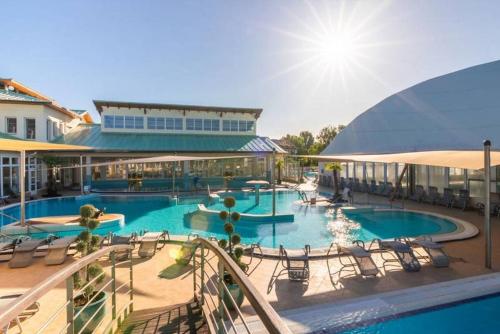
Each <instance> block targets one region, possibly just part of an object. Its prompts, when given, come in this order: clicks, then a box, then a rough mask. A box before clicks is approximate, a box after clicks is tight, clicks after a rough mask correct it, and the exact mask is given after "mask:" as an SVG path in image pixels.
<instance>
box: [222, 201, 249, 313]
mask: <svg viewBox="0 0 500 334" xmlns="http://www.w3.org/2000/svg"><path fill="white" fill-rule="evenodd" d="M235 205H236V199H235V198H234V197H226V198H224V206H225V207H226V208H227V211H226V210H223V211H221V212H220V213H219V217H220V219H222V221H223V222H224V231H225V232H226V234H227V239H221V240H219V246H220V247H221V248H223V249H225V250H226V251H227V253H228V254H229V256H230V257H231V258H232V259H233V260H234V262H236V264H237V265H238V266H239V267H240V268H241V270H243V271H247V269H248V265H247V264H245V263H243V262H241V257H242V256H243V248H241V247H237V246H238V245H239V244H240V242H241V237H240V235H239V234H237V233H235V231H234V224H235V223H236V222H238V221H239V220H240V214H239V213H238V212H236V211H233V212H231V208H233V207H234V206H235ZM224 282H225V283H226V286H227V289H228V290H229V292H230V293H231V296H232V297H233V299H234V301H235V302H236V304H237V305H238V307H239V306H241V304H242V303H243V299H244V298H245V295H244V294H243V291H242V290H241V288H240V287H239V285H238V284H236V282H235V281H234V279H233V277H232V276H231V275H230V274H229V273H224ZM223 298H224V302H225V304H226V306H227V308H228V309H235V306H234V305H233V303H232V301H231V298H230V297H229V296H227V295H226V294H224V296H223Z"/></svg>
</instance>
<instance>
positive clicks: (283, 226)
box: [0, 191, 456, 248]
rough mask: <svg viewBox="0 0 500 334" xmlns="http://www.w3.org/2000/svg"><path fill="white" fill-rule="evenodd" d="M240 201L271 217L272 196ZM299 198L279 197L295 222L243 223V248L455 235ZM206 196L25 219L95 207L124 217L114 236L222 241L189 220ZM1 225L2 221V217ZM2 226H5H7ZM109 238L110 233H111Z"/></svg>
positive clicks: (47, 208) (428, 222) (31, 206)
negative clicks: (156, 234) (161, 234)
mask: <svg viewBox="0 0 500 334" xmlns="http://www.w3.org/2000/svg"><path fill="white" fill-rule="evenodd" d="M230 195H231V196H234V197H236V199H237V203H236V207H235V208H234V210H235V211H238V212H240V213H251V214H266V213H270V212H271V207H272V206H271V205H272V196H271V193H270V192H262V193H261V195H260V204H259V205H258V206H256V205H255V196H254V194H253V193H245V192H238V193H231V194H230ZM297 200H298V195H297V193H296V192H286V191H284V192H277V198H276V208H277V213H278V214H290V213H292V214H294V215H295V219H294V221H293V222H281V223H262V224H259V223H255V222H253V223H252V222H239V223H237V225H236V231H237V232H238V233H239V234H240V235H241V237H242V240H243V242H244V243H255V242H259V243H260V244H261V245H262V246H264V247H274V248H276V247H279V245H280V244H283V245H284V246H285V247H290V248H300V247H303V246H304V245H305V244H310V245H311V246H312V247H326V246H329V245H330V243H331V242H332V241H334V240H338V241H350V240H356V239H361V240H365V241H368V240H372V239H373V238H382V239H386V238H394V237H400V236H408V237H414V236H419V235H423V234H438V233H447V232H451V231H453V230H454V229H455V228H456V226H455V224H453V223H452V222H450V221H448V220H445V219H441V218H437V217H434V216H428V215H422V214H416V213H411V212H400V211H387V212H385V211H381V212H377V211H376V212H372V213H363V214H349V215H348V217H347V218H349V219H347V220H345V219H341V218H342V217H340V215H341V214H340V213H339V212H338V211H335V210H333V209H326V208H324V207H311V206H303V205H300V204H297ZM206 201H207V199H206V196H204V197H202V196H200V197H193V198H184V199H182V198H181V199H180V200H179V202H178V203H175V202H173V201H170V200H169V198H168V197H167V196H160V195H154V196H133V195H130V196H109V195H105V196H104V195H102V196H101V195H89V196H83V197H80V196H79V197H67V198H56V199H50V200H42V201H34V202H30V203H28V204H27V206H26V217H27V218H34V217H43V216H55V215H75V214H78V212H79V208H80V206H82V205H84V204H87V203H90V204H93V205H94V206H95V207H97V208H106V212H108V213H122V214H124V215H125V226H123V227H121V228H118V229H117V230H115V231H113V232H116V233H118V234H130V233H132V232H139V231H142V230H149V231H162V230H168V231H169V232H170V234H178V235H187V234H189V233H191V232H194V233H198V234H200V235H203V236H215V237H218V238H219V237H223V236H225V235H224V231H223V224H222V222H221V221H220V220H219V219H218V218H217V219H212V220H208V219H206V218H205V219H193V218H186V217H185V215H186V214H188V213H191V212H194V211H196V209H197V204H199V203H205V204H207V205H208V203H206ZM209 208H210V209H214V210H222V209H223V208H224V207H223V204H222V203H216V204H213V205H210V206H209ZM4 211H5V213H6V214H8V215H12V216H15V217H19V208H18V207H11V208H8V209H5V210H4ZM0 219H1V216H0ZM3 224H4V225H5V224H6V221H5V220H4V222H3ZM106 232H108V231H106Z"/></svg>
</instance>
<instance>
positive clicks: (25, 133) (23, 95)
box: [0, 79, 92, 196]
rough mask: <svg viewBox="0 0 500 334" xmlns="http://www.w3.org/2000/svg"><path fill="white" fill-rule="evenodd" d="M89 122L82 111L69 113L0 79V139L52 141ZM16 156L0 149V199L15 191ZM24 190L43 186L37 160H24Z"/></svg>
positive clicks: (90, 119)
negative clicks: (25, 185)
mask: <svg viewBox="0 0 500 334" xmlns="http://www.w3.org/2000/svg"><path fill="white" fill-rule="evenodd" d="M81 123H92V118H91V117H90V115H89V114H88V113H87V112H86V111H83V110H70V109H67V108H64V107H62V106H60V105H59V104H58V103H57V102H55V101H54V100H53V99H51V98H49V97H47V96H45V95H42V94H41V93H39V92H37V91H35V90H33V89H31V88H29V87H26V86H25V85H23V84H21V83H19V82H17V81H15V80H13V79H0V138H19V139H24V140H35V141H42V142H47V141H52V140H54V139H56V138H57V137H59V136H61V135H64V134H66V133H68V132H69V131H71V130H72V129H73V128H75V127H77V126H78V125H79V124H81ZM18 159H19V156H18V155H17V154H12V153H8V152H2V151H1V147H0V196H6V195H9V194H11V193H17V192H18V189H19V183H18V179H19V175H18V173H19V167H18V165H19V164H18V163H19V161H18ZM27 163H28V165H27V172H28V175H27V177H26V181H27V187H26V189H28V190H29V191H31V192H32V193H36V192H37V191H38V190H40V189H43V188H44V187H45V182H46V173H42V165H43V163H42V162H41V160H40V159H39V158H35V157H28V159H27Z"/></svg>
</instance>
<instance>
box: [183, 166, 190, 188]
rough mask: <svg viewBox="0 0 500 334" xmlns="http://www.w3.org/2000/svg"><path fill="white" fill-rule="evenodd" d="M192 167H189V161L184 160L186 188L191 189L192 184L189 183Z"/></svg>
mask: <svg viewBox="0 0 500 334" xmlns="http://www.w3.org/2000/svg"><path fill="white" fill-rule="evenodd" d="M190 172H191V169H190V168H189V161H183V162H182V176H183V178H184V190H190V188H191V185H190V184H189V181H190V180H189V173H190Z"/></svg>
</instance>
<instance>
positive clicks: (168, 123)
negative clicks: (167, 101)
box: [165, 118, 174, 130]
mask: <svg viewBox="0 0 500 334" xmlns="http://www.w3.org/2000/svg"><path fill="white" fill-rule="evenodd" d="M165 129H167V130H173V129H174V119H173V118H165Z"/></svg>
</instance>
